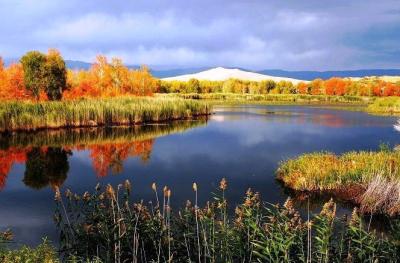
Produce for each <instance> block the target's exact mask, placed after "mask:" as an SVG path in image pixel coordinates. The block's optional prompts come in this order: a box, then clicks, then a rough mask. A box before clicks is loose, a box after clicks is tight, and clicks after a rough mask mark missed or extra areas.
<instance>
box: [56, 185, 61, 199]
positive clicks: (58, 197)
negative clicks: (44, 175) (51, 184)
mask: <svg viewBox="0 0 400 263" xmlns="http://www.w3.org/2000/svg"><path fill="white" fill-rule="evenodd" d="M54 200H55V201H57V202H60V201H61V193H60V189H59V188H58V187H57V186H56V194H55V196H54Z"/></svg>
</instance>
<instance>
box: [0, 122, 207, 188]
mask: <svg viewBox="0 0 400 263" xmlns="http://www.w3.org/2000/svg"><path fill="white" fill-rule="evenodd" d="M206 123H207V118H201V119H197V120H195V121H182V122H177V123H174V124H173V125H172V124H169V125H168V124H166V125H165V124H164V125H144V126H134V127H114V128H91V129H71V130H69V129H65V130H56V131H41V132H37V133H15V134H1V135H0V146H1V147H2V148H3V149H0V189H1V188H3V187H4V186H5V182H6V178H7V176H8V174H9V172H10V171H11V170H12V167H13V164H14V163H25V172H24V178H23V180H22V181H23V183H24V184H25V185H26V186H28V187H29V188H32V189H34V190H40V189H43V188H45V187H47V186H51V187H52V188H54V187H55V186H57V187H61V185H62V184H63V183H64V182H65V180H66V179H67V176H68V172H69V169H70V166H69V160H68V158H69V157H70V156H72V155H73V151H76V152H78V153H79V152H82V151H88V152H90V154H89V157H90V158H91V159H92V166H93V170H94V171H96V172H97V176H98V177H104V176H107V175H108V174H109V172H110V171H111V172H112V173H113V174H118V173H121V172H122V171H123V163H124V162H125V161H126V160H127V159H128V157H131V158H134V157H139V158H140V160H141V162H142V163H143V164H146V163H147V162H148V161H149V160H150V154H151V151H152V148H153V144H154V140H155V138H156V137H160V136H164V135H167V134H171V133H175V132H183V131H185V130H187V129H190V128H194V127H197V126H201V125H205V124H206ZM39 145H40V147H38V146H39Z"/></svg>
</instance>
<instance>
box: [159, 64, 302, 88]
mask: <svg viewBox="0 0 400 263" xmlns="http://www.w3.org/2000/svg"><path fill="white" fill-rule="evenodd" d="M192 78H194V79H198V80H211V81H223V80H227V79H241V80H250V81H262V80H273V81H275V82H278V81H281V80H284V81H291V82H292V83H293V84H297V83H298V82H300V81H302V80H299V79H292V78H282V77H275V76H269V75H264V74H259V73H254V72H248V71H243V70H240V69H227V68H222V67H218V68H213V69H209V70H206V71H202V72H199V73H196V74H186V75H181V76H176V77H169V78H163V80H166V81H172V80H180V81H188V80H189V79H192Z"/></svg>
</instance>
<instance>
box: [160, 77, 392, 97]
mask: <svg viewBox="0 0 400 263" xmlns="http://www.w3.org/2000/svg"><path fill="white" fill-rule="evenodd" d="M160 92H163V93H238V94H309V95H329V96H344V95H350V96H400V82H396V83H391V82H388V81H383V80H380V79H379V78H378V77H374V78H364V79H360V80H357V81H354V80H351V79H342V78H330V79H328V80H325V81H324V80H322V79H315V80H313V81H310V82H299V83H297V84H293V83H292V82H291V81H285V80H281V81H278V82H275V81H273V80H263V81H247V80H239V79H228V80H224V81H209V80H200V81H199V80H197V79H190V80H189V81H177V80H174V81H161V83H160Z"/></svg>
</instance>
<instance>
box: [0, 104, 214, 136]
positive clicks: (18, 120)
mask: <svg viewBox="0 0 400 263" xmlns="http://www.w3.org/2000/svg"><path fill="white" fill-rule="evenodd" d="M208 114H210V107H209V105H208V104H207V103H203V102H199V101H194V100H184V99H179V98H174V99H168V98H143V97H140V98H139V97H117V98H109V99H87V98H84V99H77V100H72V101H52V102H28V101H17V102H4V103H0V132H4V131H15V130H23V131H33V130H38V129H51V128H60V127H90V126H104V125H107V126H115V125H134V124H141V123H155V122H165V121H171V120H178V119H188V118H192V117H194V116H200V115H208Z"/></svg>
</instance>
